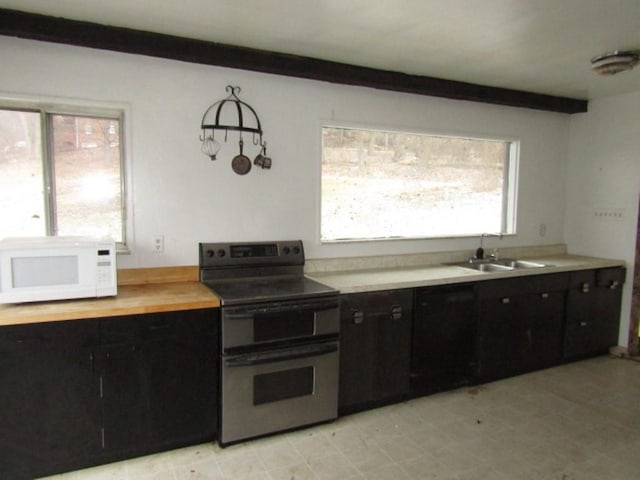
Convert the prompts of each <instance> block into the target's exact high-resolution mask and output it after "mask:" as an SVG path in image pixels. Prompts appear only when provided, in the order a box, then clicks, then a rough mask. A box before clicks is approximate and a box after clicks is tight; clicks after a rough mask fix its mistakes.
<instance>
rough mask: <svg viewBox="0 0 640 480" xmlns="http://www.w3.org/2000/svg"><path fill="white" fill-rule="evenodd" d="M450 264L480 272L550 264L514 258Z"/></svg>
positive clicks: (503, 270)
mask: <svg viewBox="0 0 640 480" xmlns="http://www.w3.org/2000/svg"><path fill="white" fill-rule="evenodd" d="M450 265H455V266H458V267H463V268H469V269H472V270H478V271H480V272H509V271H512V270H517V269H521V268H542V267H548V266H549V265H547V264H546V263H539V262H532V261H530V260H517V259H514V258H504V259H502V260H471V261H467V262H457V263H452V264H450Z"/></svg>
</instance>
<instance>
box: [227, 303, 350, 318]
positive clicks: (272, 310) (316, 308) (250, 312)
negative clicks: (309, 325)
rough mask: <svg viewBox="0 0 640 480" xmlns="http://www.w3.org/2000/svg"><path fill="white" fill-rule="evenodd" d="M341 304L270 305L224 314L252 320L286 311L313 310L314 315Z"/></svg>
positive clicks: (228, 316) (229, 316)
mask: <svg viewBox="0 0 640 480" xmlns="http://www.w3.org/2000/svg"><path fill="white" fill-rule="evenodd" d="M339 306H340V305H339V303H338V302H328V303H309V304H304V303H303V304H295V305H287V306H270V307H268V308H263V309H247V310H237V311H236V312H237V313H236V312H225V314H224V316H225V318H227V319H228V320H251V319H253V318H255V317H257V316H260V315H264V314H269V315H274V314H278V313H285V312H297V311H312V312H313V314H314V315H317V314H318V313H319V312H324V311H326V310H333V309H335V308H338V307H339Z"/></svg>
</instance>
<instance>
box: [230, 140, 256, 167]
mask: <svg viewBox="0 0 640 480" xmlns="http://www.w3.org/2000/svg"><path fill="white" fill-rule="evenodd" d="M242 147H244V142H243V141H242V138H241V139H240V154H239V155H236V156H235V157H233V160H231V168H232V169H233V171H234V172H236V173H237V174H238V175H246V174H247V173H249V170H251V160H249V157H247V156H246V155H244V154H243V153H242Z"/></svg>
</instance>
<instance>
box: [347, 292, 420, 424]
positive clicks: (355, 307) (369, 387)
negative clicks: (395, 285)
mask: <svg viewBox="0 0 640 480" xmlns="http://www.w3.org/2000/svg"><path fill="white" fill-rule="evenodd" d="M412 312H413V291H412V290H390V291H382V292H372V293H360V294H350V295H343V296H342V297H341V306H340V388H339V402H338V404H339V408H340V410H341V412H343V413H344V412H348V411H355V410H359V409H363V408H366V407H367V406H373V405H376V404H377V405H380V404H382V403H386V402H388V401H393V400H398V399H400V398H402V397H403V396H404V395H406V394H408V392H409V368H410V361H411V356H410V355H411V353H410V347H411V345H410V344H411V320H412V314H413V313H412Z"/></svg>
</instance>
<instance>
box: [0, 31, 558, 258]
mask: <svg viewBox="0 0 640 480" xmlns="http://www.w3.org/2000/svg"><path fill="white" fill-rule="evenodd" d="M0 61H1V63H2V65H3V68H2V75H1V76H0V95H4V96H7V95H8V96H11V95H19V96H26V97H34V98H41V97H45V98H48V99H54V100H56V99H57V100H60V101H65V100H67V99H73V100H74V101H76V100H81V101H89V102H93V101H96V102H100V103H101V104H107V105H108V104H111V103H113V104H114V105H125V106H126V107H127V112H128V117H127V121H128V126H127V128H126V135H127V138H126V142H127V151H128V152H129V153H130V158H129V161H130V167H131V168H130V170H129V174H130V175H131V179H132V191H131V194H132V201H133V202H132V203H133V227H134V231H133V235H134V236H133V237H132V238H133V241H132V242H131V244H130V246H131V249H132V253H131V255H128V256H122V257H121V258H119V267H125V268H128V267H150V266H162V265H194V264H197V243H198V242H199V241H235V240H258V239H264V240H275V239H287V238H301V239H302V240H303V241H304V242H305V249H306V252H307V257H309V258H323V257H339V256H353V255H371V254H395V253H413V252H430V251H431V252H433V251H443V250H458V249H469V252H470V253H472V252H473V251H474V250H475V248H476V247H477V245H478V239H477V238H473V239H472V238H467V239H451V240H420V241H417V240H416V241H393V242H368V243H355V244H346V245H320V243H319V241H318V238H319V232H318V228H319V227H318V226H319V220H318V215H319V202H318V197H319V169H320V128H319V127H320V125H321V124H322V121H323V120H335V121H345V122H355V123H358V124H363V125H372V126H376V127H385V126H387V127H392V128H393V127H406V128H409V129H411V130H435V131H444V132H459V133H462V134H489V135H491V134H495V135H508V136H512V137H517V138H519V139H521V141H522V144H521V164H520V184H519V195H518V198H519V218H518V234H517V235H516V236H514V237H510V238H505V239H503V240H502V241H498V240H497V239H489V240H487V242H486V243H487V244H488V247H493V246H494V244H493V242H495V244H496V246H523V245H535V244H555V243H562V242H563V241H564V210H565V208H564V207H565V205H564V202H565V183H566V158H567V145H568V137H569V119H570V117H569V116H568V115H562V114H554V113H547V112H538V111H534V110H527V109H518V108H510V107H500V106H492V105H482V104H474V103H470V102H462V101H453V100H445V99H437V98H429V97H424V96H417V95H409V94H401V93H394V92H386V91H382V90H374V89H367V88H359V87H349V86H341V85H333V84H329V83H324V82H315V81H308V80H301V79H293V78H287V77H281V76H274V75H267V74H258V73H252V72H246V71H240V70H233V69H225V68H217V67H210V66H202V65H194V64H188V63H182V62H177V61H170V60H162V59H155V58H148V57H143V56H137V55H127V54H120V53H115V52H106V51H98V50H91V49H85V48H78V47H70V46H65V45H56V44H47V43H41V42H36V41H29V40H21V39H15V38H9V37H0ZM228 84H231V85H238V86H240V87H241V88H242V93H241V94H240V98H241V99H242V100H244V101H245V102H247V103H249V104H250V105H252V106H253V107H254V108H255V109H256V111H257V112H258V114H259V115H260V119H261V121H262V125H263V128H264V130H265V138H266V140H267V142H268V153H269V155H270V156H271V157H272V158H273V161H274V165H273V168H272V169H271V170H270V171H259V170H258V171H256V170H252V171H251V172H250V173H249V174H248V175H246V176H243V177H241V176H238V175H236V174H234V173H233V172H232V170H231V168H230V165H229V161H230V159H231V158H232V157H233V156H234V155H235V154H236V153H237V144H236V143H235V140H234V142H233V143H232V144H227V145H226V146H225V147H223V150H222V151H221V152H220V154H219V155H218V157H219V160H217V161H216V162H214V163H212V162H211V161H210V160H209V159H208V158H207V157H206V156H204V155H203V154H202V153H201V152H200V143H199V141H198V136H199V134H200V131H199V125H200V121H201V118H202V115H203V113H204V111H205V110H206V108H207V107H208V106H209V105H210V104H212V103H213V102H215V101H217V100H220V99H222V98H224V97H225V96H226V95H227V93H226V92H225V87H226V85H228ZM245 153H248V154H249V156H252V155H255V153H256V152H245ZM541 223H544V224H545V225H546V235H545V236H544V237H541V236H540V233H539V232H540V229H539V225H540V224H541ZM154 234H163V235H165V253H164V254H154V253H151V244H152V242H151V240H152V235H154Z"/></svg>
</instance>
